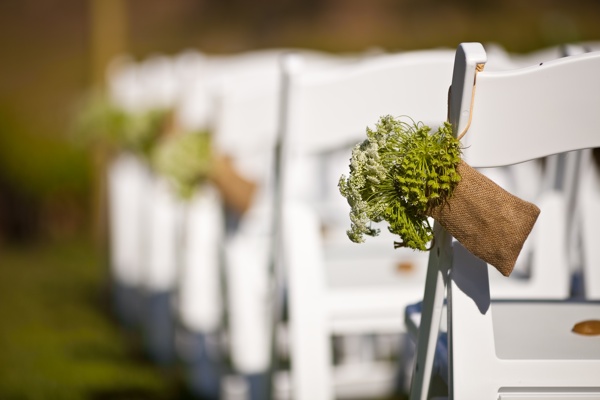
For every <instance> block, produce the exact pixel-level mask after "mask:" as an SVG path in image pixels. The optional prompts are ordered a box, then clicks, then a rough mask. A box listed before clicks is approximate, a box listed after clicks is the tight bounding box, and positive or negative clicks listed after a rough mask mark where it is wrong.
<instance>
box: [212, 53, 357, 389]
mask: <svg viewBox="0 0 600 400" xmlns="http://www.w3.org/2000/svg"><path fill="white" fill-rule="evenodd" d="M281 54H283V52H281V53H280V54H279V55H278V57H277V59H274V60H273V61H274V63H273V64H270V65H269V67H274V68H275V71H273V70H272V69H271V68H269V69H265V68H261V69H260V70H256V69H254V70H252V69H249V71H246V72H245V73H243V74H239V75H238V76H234V75H233V74H228V75H227V76H226V78H227V79H226V81H223V82H222V83H221V85H220V87H219V90H218V92H216V97H215V112H214V119H213V121H212V122H213V129H214V135H215V142H216V144H215V145H216V146H217V147H218V148H219V149H220V151H221V152H223V153H226V154H228V155H229V156H231V157H232V160H233V162H234V164H235V166H236V168H237V170H238V171H239V173H240V174H243V175H244V176H245V177H246V178H247V179H249V180H251V181H253V182H254V183H255V184H256V187H257V190H256V193H255V195H254V198H253V200H252V205H251V206H250V209H249V210H247V211H246V213H245V214H244V215H242V216H241V218H240V220H239V221H238V224H237V226H236V227H235V229H231V230H230V231H229V232H228V235H227V238H226V241H225V244H224V249H223V250H224V255H225V260H224V264H225V265H224V266H225V269H224V275H225V286H226V288H227V290H226V292H227V297H226V303H227V314H228V324H229V326H228V344H229V349H230V359H231V361H232V364H233V368H234V372H235V373H237V374H241V375H242V376H244V377H245V378H246V390H247V395H248V398H250V399H256V400H260V399H263V398H265V396H268V394H267V392H268V390H269V389H268V386H269V385H270V383H269V380H270V376H269V374H268V372H269V368H270V364H271V338H272V335H271V330H272V322H273V321H272V315H271V308H270V306H271V304H270V302H269V301H268V299H269V297H270V290H271V287H270V285H269V282H270V278H269V265H270V261H271V253H272V246H273V243H272V238H273V229H272V221H273V190H272V187H273V179H274V178H273V171H274V166H273V163H274V160H273V155H274V154H275V147H276V144H277V138H278V129H279V119H280V112H281V74H280V70H279V58H280V56H281ZM303 54H304V56H305V57H306V58H307V60H308V62H309V64H310V65H311V68H319V67H320V66H321V65H328V66H331V65H336V64H340V63H348V62H352V60H353V57H347V56H339V55H333V54H324V53H316V52H305V53H303ZM274 72H275V73H274ZM224 390H226V391H227V390H228V388H225V389H224ZM236 390H239V389H236Z"/></svg>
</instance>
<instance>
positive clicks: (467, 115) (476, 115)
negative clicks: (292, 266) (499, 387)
mask: <svg viewBox="0 0 600 400" xmlns="http://www.w3.org/2000/svg"><path fill="white" fill-rule="evenodd" d="M485 63H486V53H485V51H484V49H483V46H481V44H479V43H463V44H461V45H460V46H459V47H458V49H457V52H456V60H455V65H454V75H453V79H452V90H451V96H450V107H449V116H450V122H451V123H452V125H453V129H454V132H455V134H456V135H460V134H462V133H463V132H465V135H464V137H463V139H462V143H463V148H464V153H463V156H464V157H463V158H464V160H465V161H466V162H467V163H469V164H470V165H471V166H473V167H492V166H503V165H509V164H513V163H519V162H523V161H527V160H531V159H535V158H539V157H545V156H548V155H551V154H557V153H561V152H566V151H571V150H579V149H584V148H590V147H598V146H600V134H599V132H598V126H599V123H600V114H599V113H598V112H597V110H598V107H599V106H600V74H599V73H598V71H600V69H599V68H600V53H587V54H581V55H577V56H572V57H567V58H561V59H556V60H552V61H548V62H544V63H543V64H541V65H536V66H531V67H526V68H522V69H517V70H510V71H489V72H488V71H485V69H484V70H483V71H481V72H477V70H478V66H483V65H484V64H485ZM479 69H481V68H479ZM435 230H436V244H435V246H434V248H433V250H432V252H431V254H430V262H429V271H428V282H427V286H426V291H425V298H424V304H425V302H429V304H433V306H431V308H432V309H433V310H434V312H433V313H434V316H433V318H431V321H433V322H431V331H429V327H430V326H427V327H426V328H427V329H425V330H423V329H421V331H420V332H419V342H420V343H419V347H421V346H425V342H427V341H429V346H431V344H432V343H435V340H436V338H437V333H436V334H435V335H432V332H437V329H438V328H439V313H437V312H436V311H435V309H436V306H435V304H437V305H439V306H440V307H441V302H442V301H443V287H444V284H443V282H444V281H445V280H446V279H447V277H448V280H447V285H448V302H449V303H448V307H449V322H448V323H449V326H451V327H453V331H452V332H453V333H452V334H451V335H450V338H449V339H450V343H449V357H450V359H451V362H452V358H453V357H454V354H453V348H454V346H461V348H462V349H466V348H468V346H470V345H472V343H473V340H475V341H478V342H481V341H485V342H489V343H488V345H489V346H488V348H494V344H493V333H492V330H493V327H492V312H491V302H490V291H489V282H488V276H487V274H488V273H487V269H486V268H481V266H480V265H479V264H481V263H482V262H481V261H477V260H473V258H474V257H473V256H471V255H470V253H468V252H467V251H465V250H464V249H463V248H462V246H459V245H455V246H453V243H452V237H451V236H450V235H449V234H448V233H447V232H445V231H444V230H443V228H441V227H440V226H439V225H438V224H436V226H435ZM448 272H449V275H447V273H448ZM429 277H431V279H429ZM429 317H430V315H428V316H427V318H429ZM424 318H425V314H424ZM421 328H423V327H421ZM457 332H459V333H457ZM469 332H471V333H469ZM474 335H475V336H476V338H475V336H474ZM430 348H432V346H431V347H430ZM419 350H421V349H419ZM427 357H428V355H427V351H424V352H423V351H421V354H420V355H419V356H418V360H417V365H418V366H419V369H421V370H425V371H429V370H430V366H429V365H431V364H430V362H431V361H432V359H431V360H429V359H427ZM429 357H432V355H431V353H429ZM425 375H427V372H425ZM416 379H417V380H419V379H423V376H422V375H418V376H417V378H416ZM427 379H428V378H425V381H427ZM450 381H451V382H452V378H451V377H450ZM427 383H428V382H415V381H413V389H414V390H415V393H412V394H411V397H413V396H414V397H413V398H421V394H422V393H420V392H419V391H420V388H422V387H427V385H426V384H427ZM451 390H452V388H451Z"/></svg>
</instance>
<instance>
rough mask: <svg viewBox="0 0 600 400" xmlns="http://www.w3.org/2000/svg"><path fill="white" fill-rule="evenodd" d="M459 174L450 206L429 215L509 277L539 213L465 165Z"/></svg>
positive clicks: (461, 164)
mask: <svg viewBox="0 0 600 400" xmlns="http://www.w3.org/2000/svg"><path fill="white" fill-rule="evenodd" d="M457 170H458V173H459V174H460V176H461V181H460V182H459V183H458V185H456V188H455V189H454V192H453V194H452V196H451V197H450V198H449V199H448V200H447V202H446V203H445V204H443V205H441V206H439V207H437V208H434V209H432V210H431V212H430V215H431V217H433V218H434V219H435V220H436V221H438V222H439V223H440V224H441V225H442V226H443V227H444V228H445V229H446V230H447V231H448V232H449V233H450V234H451V235H452V236H454V237H455V238H456V240H458V241H459V242H460V243H461V244H462V245H463V246H464V247H465V248H466V249H467V250H469V251H470V252H471V253H473V254H474V255H475V256H477V257H479V258H480V259H482V260H483V261H485V262H487V263H488V264H491V265H493V266H494V267H495V268H496V269H497V270H498V271H500V273H501V274H502V275H504V276H509V275H510V274H511V272H512V270H513V268H514V266H515V262H516V261H517V257H518V256H519V253H520V252H521V248H522V247H523V243H524V242H525V239H527V237H528V236H529V234H530V232H531V230H532V229H533V225H534V224H535V221H536V220H537V217H538V215H539V213H540V209H539V208H538V207H537V206H536V205H535V204H532V203H529V202H527V201H525V200H522V199H520V198H518V197H516V196H514V195H512V194H510V193H508V192H507V191H506V190H504V189H502V188H501V187H500V186H498V185H497V184H496V183H494V182H493V181H491V180H490V179H489V178H487V177H486V176H484V175H482V174H481V173H479V172H478V171H476V170H475V169H474V168H472V167H470V166H469V165H468V164H467V163H465V162H464V161H461V162H460V163H459V165H458V169H457Z"/></svg>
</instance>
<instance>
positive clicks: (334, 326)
mask: <svg viewBox="0 0 600 400" xmlns="http://www.w3.org/2000/svg"><path fill="white" fill-rule="evenodd" d="M370 239H371V238H369V239H368V240H367V243H363V244H361V245H357V244H355V243H351V242H350V241H348V238H347V237H346V238H345V240H344V241H343V242H338V243H329V244H328V246H327V248H326V249H327V250H326V253H325V260H326V279H327V284H328V286H329V294H328V296H327V312H328V315H329V316H330V318H331V319H330V323H329V324H330V327H331V330H332V332H334V333H336V334H347V333H360V332H368V331H373V327H374V326H375V327H377V330H378V331H379V332H388V333H394V332H403V331H405V329H404V324H403V322H402V319H401V318H399V316H401V315H402V313H403V310H404V307H406V306H407V305H408V304H411V303H414V302H416V301H418V300H419V299H420V298H421V297H422V291H423V285H424V284H425V273H426V268H427V259H428V254H427V253H425V252H415V251H412V250H407V249H396V250H395V249H394V248H393V246H392V243H393V239H389V238H388V240H387V241H383V240H380V239H379V237H377V238H373V239H374V240H372V241H371V240H370ZM365 260H368V262H365Z"/></svg>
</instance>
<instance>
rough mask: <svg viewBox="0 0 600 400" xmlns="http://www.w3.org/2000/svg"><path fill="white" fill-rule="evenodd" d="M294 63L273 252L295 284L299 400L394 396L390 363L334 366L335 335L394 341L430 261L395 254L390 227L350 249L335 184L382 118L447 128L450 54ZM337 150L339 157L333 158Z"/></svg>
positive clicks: (294, 386) (289, 65) (293, 349)
mask: <svg viewBox="0 0 600 400" xmlns="http://www.w3.org/2000/svg"><path fill="white" fill-rule="evenodd" d="M296 61H297V59H294V58H293V57H292V58H291V59H288V60H287V61H286V62H285V68H286V72H287V75H286V78H285V79H286V83H287V86H286V87H287V89H286V94H287V96H286V112H285V114H284V119H283V124H284V125H283V130H282V133H283V136H282V153H281V157H280V159H281V165H280V168H281V174H280V177H281V179H280V180H279V182H278V189H279V196H280V197H279V198H280V199H281V200H282V204H281V205H279V206H276V208H277V207H280V214H279V217H278V218H279V227H278V232H279V233H278V234H277V235H276V239H277V240H279V241H278V243H277V244H276V246H275V249H276V251H278V254H279V257H280V258H278V259H279V260H282V264H281V265H280V267H281V270H280V273H282V274H287V276H286V279H281V280H285V282H286V285H287V287H288V299H289V330H290V331H289V336H290V337H289V347H290V357H291V370H292V373H291V378H292V380H291V390H292V397H293V398H295V399H329V398H333V397H334V396H348V395H350V396H360V395H365V396H370V395H381V394H383V395H385V394H389V393H391V392H392V390H393V385H394V376H395V370H396V366H395V365H391V366H390V365H389V364H386V363H374V364H373V363H369V364H367V363H365V362H363V363H358V364H357V363H353V364H345V365H338V366H337V367H335V368H334V367H333V364H332V357H331V351H332V350H331V339H332V337H333V336H336V337H339V336H345V335H363V334H380V335H381V334H386V335H390V334H391V335H396V336H397V338H396V340H398V341H399V337H398V335H400V334H401V333H402V332H403V330H404V328H403V324H402V320H401V319H399V318H398V316H399V315H401V313H402V312H403V308H404V306H406V305H407V304H409V303H410V302H413V301H414V300H415V299H418V298H419V297H420V292H421V291H422V288H423V284H424V272H425V258H426V254H424V253H417V252H412V251H411V250H407V249H403V250H394V248H393V237H392V235H391V234H388V233H387V232H385V227H383V229H382V235H381V237H376V238H369V239H367V241H366V243H364V244H361V245H356V244H354V243H351V242H350V241H349V239H348V238H347V237H346V235H345V230H346V229H348V227H349V222H348V219H347V218H348V217H347V213H348V212H349V206H348V205H347V204H346V205H345V204H344V203H345V201H344V199H343V198H342V197H341V196H340V194H339V193H338V192H337V189H336V188H337V182H338V180H339V177H340V175H341V174H342V173H346V174H347V166H348V159H349V149H350V148H351V146H353V145H354V144H356V143H357V142H360V141H362V139H363V138H364V130H365V128H366V126H368V125H371V124H374V123H375V122H376V121H377V119H378V118H379V117H380V116H381V115H384V114H392V115H396V116H397V115H399V114H406V115H409V116H411V117H413V118H415V120H420V121H424V122H426V123H431V122H435V121H443V119H444V117H445V113H446V111H445V110H446V102H447V86H448V84H449V82H450V75H451V69H452V62H453V54H452V52H449V51H445V50H435V51H422V52H411V53H405V54H396V55H381V56H376V57H373V58H372V59H365V60H363V61H361V62H358V63H356V64H354V65H349V66H340V67H338V68H330V69H328V70H324V71H320V72H314V73H310V72H306V71H305V72H302V69H299V70H295V63H296ZM434 82H435V83H434ZM444 86H446V88H444ZM340 150H341V151H342V152H343V154H344V157H343V158H342V159H340V158H339V154H341V153H340ZM331 154H333V155H334V156H337V159H336V157H333V158H332V157H326V156H327V155H331ZM323 188H325V189H323ZM340 221H341V223H342V224H340ZM340 233H341V234H340Z"/></svg>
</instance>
